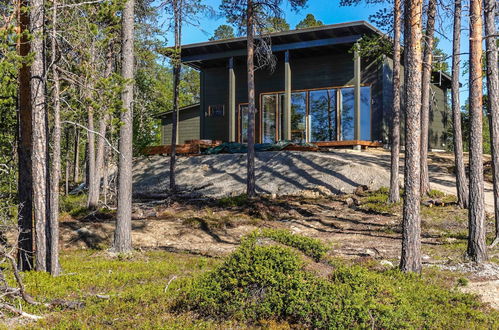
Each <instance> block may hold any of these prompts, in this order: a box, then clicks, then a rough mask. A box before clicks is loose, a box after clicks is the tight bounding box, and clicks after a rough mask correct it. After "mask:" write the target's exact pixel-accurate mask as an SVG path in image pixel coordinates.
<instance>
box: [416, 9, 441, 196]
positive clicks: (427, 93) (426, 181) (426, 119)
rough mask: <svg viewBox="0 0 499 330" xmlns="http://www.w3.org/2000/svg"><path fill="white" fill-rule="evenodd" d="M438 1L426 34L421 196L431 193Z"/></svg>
mask: <svg viewBox="0 0 499 330" xmlns="http://www.w3.org/2000/svg"><path fill="white" fill-rule="evenodd" d="M436 12H437V8H436V0H429V2H428V11H427V21H426V32H425V37H424V39H423V40H424V42H425V48H424V59H423V77H422V82H421V84H422V86H421V87H422V88H421V156H420V163H421V179H420V181H421V183H420V190H421V196H423V195H426V194H427V193H428V192H429V191H430V177H429V174H428V148H429V147H428V136H429V125H430V104H431V71H432V70H431V67H432V60H433V36H434V34H435V16H436Z"/></svg>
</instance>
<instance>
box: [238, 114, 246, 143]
mask: <svg viewBox="0 0 499 330" xmlns="http://www.w3.org/2000/svg"><path fill="white" fill-rule="evenodd" d="M237 122H238V123H237V127H238V134H237V135H238V141H239V143H248V105H247V104H239V109H238V114H237Z"/></svg>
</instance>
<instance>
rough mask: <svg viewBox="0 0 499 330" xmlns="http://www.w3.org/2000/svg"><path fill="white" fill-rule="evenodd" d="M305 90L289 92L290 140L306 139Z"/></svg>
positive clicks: (299, 140) (303, 140) (300, 140)
mask: <svg viewBox="0 0 499 330" xmlns="http://www.w3.org/2000/svg"><path fill="white" fill-rule="evenodd" d="M306 127H307V92H297V93H291V140H292V141H295V142H305V141H306V136H307V135H306V133H307V130H306Z"/></svg>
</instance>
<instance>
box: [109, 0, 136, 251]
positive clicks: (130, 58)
mask: <svg viewBox="0 0 499 330" xmlns="http://www.w3.org/2000/svg"><path fill="white" fill-rule="evenodd" d="M134 5H135V0H127V1H126V3H125V6H124V9H123V14H122V47H121V54H122V55H121V56H122V65H121V75H122V76H123V79H125V80H126V84H125V87H124V89H123V93H122V96H121V98H122V101H123V111H122V112H121V123H122V126H121V129H120V141H119V151H120V155H119V162H118V173H119V174H118V180H119V182H118V185H119V186H118V210H117V214H116V231H115V233H114V245H113V248H114V250H115V251H116V252H119V253H126V252H130V251H131V250H132V161H133V159H132V157H133V154H132V143H133V122H132V120H133V108H132V107H133V85H134V84H133V78H134V72H133V69H134V55H133V46H134V38H133V33H134Z"/></svg>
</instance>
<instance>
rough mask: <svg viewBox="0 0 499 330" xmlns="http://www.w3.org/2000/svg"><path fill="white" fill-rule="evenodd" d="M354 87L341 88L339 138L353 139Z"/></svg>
mask: <svg viewBox="0 0 499 330" xmlns="http://www.w3.org/2000/svg"><path fill="white" fill-rule="evenodd" d="M354 119H355V112H354V89H353V88H342V89H341V139H342V140H343V141H348V140H354V137H355V136H354V134H355V133H354V128H355V120H354Z"/></svg>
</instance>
